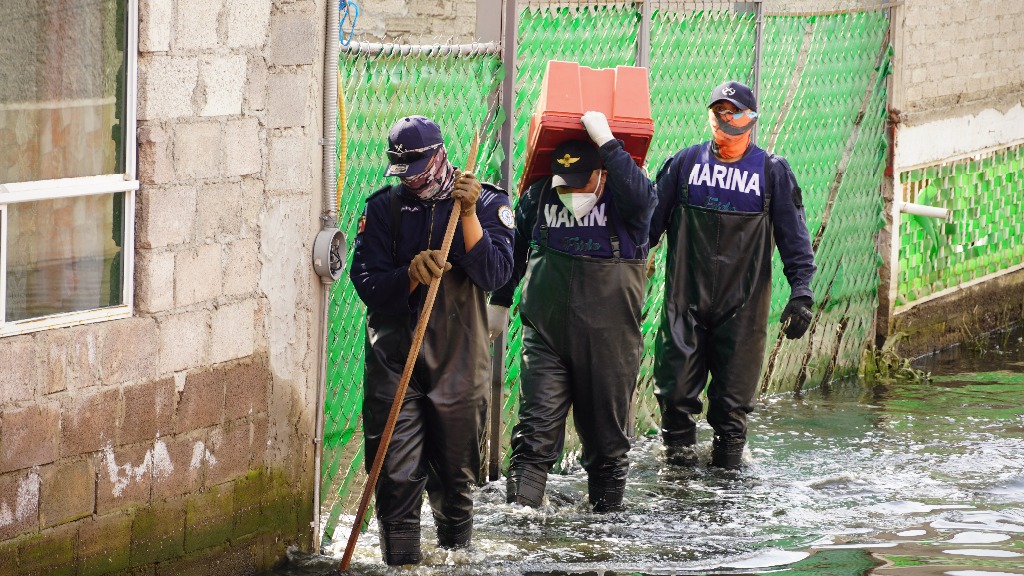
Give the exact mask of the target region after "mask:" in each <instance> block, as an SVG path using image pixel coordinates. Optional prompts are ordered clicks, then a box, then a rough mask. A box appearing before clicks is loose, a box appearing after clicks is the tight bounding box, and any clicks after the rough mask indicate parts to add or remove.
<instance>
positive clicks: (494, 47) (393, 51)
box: [345, 41, 501, 56]
mask: <svg viewBox="0 0 1024 576" xmlns="http://www.w3.org/2000/svg"><path fill="white" fill-rule="evenodd" d="M345 52H346V53H348V54H353V53H357V54H370V55H373V56H378V55H385V56H475V55H477V54H501V45H500V44H498V43H496V42H476V43H473V44H447V45H442V44H424V45H414V44H380V43H377V42H356V41H352V42H349V44H348V45H347V46H345Z"/></svg>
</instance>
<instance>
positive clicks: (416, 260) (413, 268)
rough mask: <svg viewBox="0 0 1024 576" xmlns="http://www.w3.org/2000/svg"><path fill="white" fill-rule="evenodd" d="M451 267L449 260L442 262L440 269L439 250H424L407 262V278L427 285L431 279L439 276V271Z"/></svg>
mask: <svg viewBox="0 0 1024 576" xmlns="http://www.w3.org/2000/svg"><path fill="white" fill-rule="evenodd" d="M451 269H452V264H451V262H444V267H443V269H442V265H441V251H440V250H424V251H423V252H420V253H419V254H417V255H416V256H414V257H413V259H412V262H410V263H409V278H410V279H412V280H413V281H414V282H419V283H420V284H428V285H429V284H430V281H431V280H433V279H434V278H440V277H441V272H443V271H447V270H451Z"/></svg>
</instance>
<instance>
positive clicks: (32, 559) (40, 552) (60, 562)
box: [18, 524, 78, 576]
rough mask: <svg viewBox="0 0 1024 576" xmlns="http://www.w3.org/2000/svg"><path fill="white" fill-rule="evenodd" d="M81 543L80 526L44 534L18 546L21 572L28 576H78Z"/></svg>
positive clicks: (52, 529)
mask: <svg viewBox="0 0 1024 576" xmlns="http://www.w3.org/2000/svg"><path fill="white" fill-rule="evenodd" d="M77 543H78V526H77V525H76V524H69V525H66V526H60V527H57V528H51V529H50V530H46V531H43V532H41V533H39V534H38V535H36V536H33V537H31V538H29V539H27V540H25V541H23V542H22V543H21V544H20V545H19V546H18V569H19V571H20V573H21V574H24V575H25V576H36V575H39V576H42V575H44V574H45V576H76V574H77V572H76V570H75V545H76V544H77Z"/></svg>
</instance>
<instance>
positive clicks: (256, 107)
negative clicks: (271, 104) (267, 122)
mask: <svg viewBox="0 0 1024 576" xmlns="http://www.w3.org/2000/svg"><path fill="white" fill-rule="evenodd" d="M269 75H270V72H269V71H268V70H267V61H266V60H265V59H264V58H263V56H262V55H260V54H251V55H249V65H248V72H247V73H246V76H247V77H248V82H246V86H245V113H246V114H252V113H254V112H260V111H262V110H263V109H265V108H266V107H267V78H268V77H269Z"/></svg>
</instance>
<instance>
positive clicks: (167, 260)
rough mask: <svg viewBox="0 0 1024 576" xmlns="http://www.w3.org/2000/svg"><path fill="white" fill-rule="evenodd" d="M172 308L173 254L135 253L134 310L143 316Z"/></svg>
mask: <svg viewBox="0 0 1024 576" xmlns="http://www.w3.org/2000/svg"><path fill="white" fill-rule="evenodd" d="M173 307H174V252H170V251H164V250H142V249H139V250H136V251H135V309H136V310H138V311H139V312H142V313H143V314H154V313H157V312H164V311H167V310H170V309H171V308H173Z"/></svg>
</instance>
